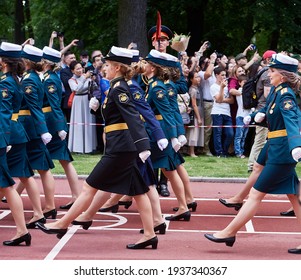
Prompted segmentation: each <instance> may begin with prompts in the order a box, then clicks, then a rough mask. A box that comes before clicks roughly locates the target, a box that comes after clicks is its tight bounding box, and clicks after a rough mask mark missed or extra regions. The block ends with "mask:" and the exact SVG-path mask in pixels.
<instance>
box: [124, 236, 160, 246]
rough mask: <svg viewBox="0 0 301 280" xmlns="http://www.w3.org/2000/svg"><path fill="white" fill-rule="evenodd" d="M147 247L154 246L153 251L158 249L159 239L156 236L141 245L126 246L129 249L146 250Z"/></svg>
mask: <svg viewBox="0 0 301 280" xmlns="http://www.w3.org/2000/svg"><path fill="white" fill-rule="evenodd" d="M147 246H152V249H157V246H158V237H157V236H155V237H153V238H151V239H149V240H146V241H144V242H141V243H136V244H128V245H126V248H127V249H145V248H146V247H147Z"/></svg>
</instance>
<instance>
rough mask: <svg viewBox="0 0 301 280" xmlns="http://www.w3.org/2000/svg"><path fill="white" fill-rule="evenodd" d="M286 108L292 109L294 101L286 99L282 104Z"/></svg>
mask: <svg viewBox="0 0 301 280" xmlns="http://www.w3.org/2000/svg"><path fill="white" fill-rule="evenodd" d="M282 107H283V109H284V110H290V109H292V108H293V107H294V104H293V101H292V100H290V99H288V100H284V101H283V105H282Z"/></svg>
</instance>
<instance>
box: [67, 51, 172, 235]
mask: <svg viewBox="0 0 301 280" xmlns="http://www.w3.org/2000/svg"><path fill="white" fill-rule="evenodd" d="M131 52H132V53H133V63H132V64H131V67H132V70H133V74H134V77H132V79H131V80H129V81H128V82H127V83H128V85H129V89H130V92H131V94H132V96H133V103H134V105H135V107H136V109H137V111H138V112H139V113H140V114H141V116H142V118H143V120H144V121H145V122H146V123H148V125H149V128H150V129H149V131H151V133H150V134H149V137H150V139H152V140H153V141H156V142H157V145H158V147H159V148H160V149H161V150H163V149H165V148H166V147H167V145H168V140H167V139H166V138H165V135H164V132H163V130H162V128H161V126H160V123H159V121H158V120H156V117H155V115H154V113H153V111H152V109H151V108H150V106H149V104H148V103H147V102H146V101H145V92H144V91H143V90H142V89H141V87H140V86H139V85H138V83H137V82H136V81H135V75H137V72H138V71H139V69H140V68H141V66H140V63H138V61H139V51H138V50H131ZM98 106H99V101H98V100H96V99H95V98H92V99H91V100H90V107H91V109H93V110H94V111H96V110H97V109H98ZM137 164H138V167H139V170H140V172H141V174H142V177H143V178H144V180H145V183H146V184H147V186H149V191H148V192H147V196H148V198H149V200H150V203H151V206H152V213H153V223H154V231H155V232H159V233H160V234H165V232H166V223H165V222H164V220H163V218H162V211H161V206H160V199H159V194H158V192H157V190H156V186H157V178H156V176H155V174H154V170H153V166H152V162H151V160H150V158H148V159H147V160H146V161H145V163H143V162H142V161H141V159H140V158H139V157H137ZM109 195H110V194H109V193H105V192H103V191H99V192H97V194H96V195H95V198H94V199H93V202H92V204H91V205H90V207H89V208H88V209H87V211H85V212H84V213H83V214H81V215H80V216H79V217H78V218H77V219H76V220H75V221H73V222H72V223H73V224H74V225H82V226H83V228H84V229H88V228H89V227H90V226H91V224H92V219H93V217H94V215H95V214H96V212H97V211H98V209H99V208H100V207H102V208H101V209H99V211H100V212H108V211H112V212H114V213H116V212H117V211H118V207H119V203H120V202H119V200H120V199H121V198H122V197H123V195H120V194H113V196H112V197H111V198H110V199H109V200H108V201H107V202H106V203H105V204H104V205H103V203H104V202H105V201H106V199H108V197H109ZM126 197H127V200H126V201H123V202H132V201H131V200H130V199H131V198H130V197H128V196H126ZM125 205H127V204H125ZM143 232H144V230H143V229H142V230H140V233H143Z"/></svg>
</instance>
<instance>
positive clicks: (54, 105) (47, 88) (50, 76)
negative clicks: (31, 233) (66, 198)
mask: <svg viewBox="0 0 301 280" xmlns="http://www.w3.org/2000/svg"><path fill="white" fill-rule="evenodd" d="M60 60H61V53H60V52H59V51H57V50H55V49H52V48H49V47H44V48H43V72H44V81H43V86H44V92H45V95H46V97H47V99H46V101H45V102H46V103H45V104H44V106H45V107H49V106H50V107H51V111H49V112H45V119H46V124H47V127H48V128H49V132H50V134H51V135H52V139H51V141H50V142H49V143H48V144H47V149H48V150H49V153H50V156H51V158H52V159H56V160H58V161H59V162H60V164H61V165H62V167H63V169H64V171H65V174H66V177H67V180H68V183H69V186H70V189H71V195H72V198H71V201H70V202H68V203H67V204H66V205H61V206H60V209H69V208H70V207H71V206H72V203H73V202H74V201H75V199H76V198H77V197H78V196H79V194H80V186H79V181H78V175H77V172H76V170H75V168H74V166H73V164H72V161H73V158H72V155H71V153H70V151H69V149H68V144H67V141H66V136H67V132H66V131H67V124H66V121H65V117H64V114H63V112H62V109H61V106H60V104H61V99H62V84H61V80H60V78H59V77H58V75H57V74H56V73H55V72H54V70H55V67H56V64H57V63H59V62H60ZM44 100H45V99H44Z"/></svg>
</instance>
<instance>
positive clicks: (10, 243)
mask: <svg viewBox="0 0 301 280" xmlns="http://www.w3.org/2000/svg"><path fill="white" fill-rule="evenodd" d="M22 242H25V245H26V246H30V244H31V235H30V233H29V232H27V233H26V234H24V235H22V236H21V237H19V238H16V239H13V240H7V241H3V245H5V246H19V245H20V244H21V243H22Z"/></svg>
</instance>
